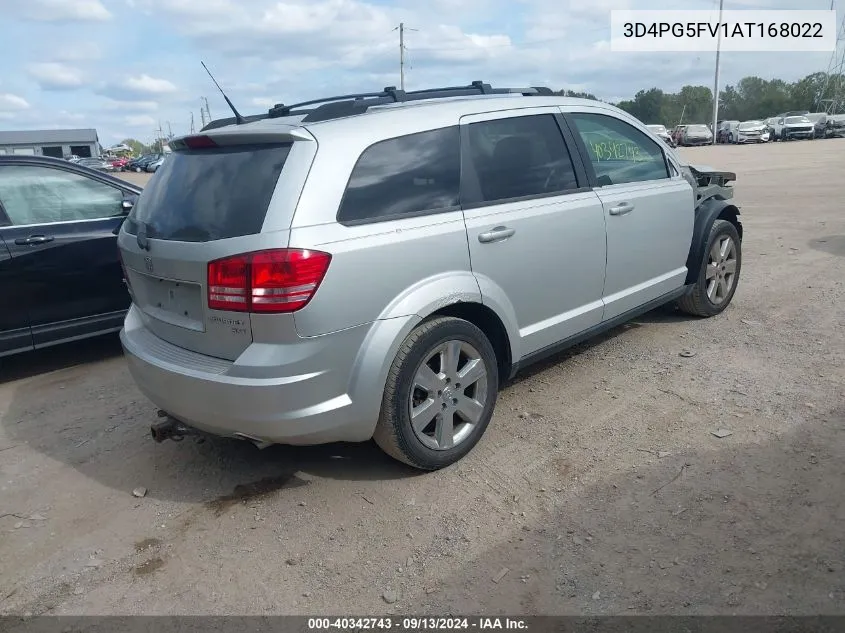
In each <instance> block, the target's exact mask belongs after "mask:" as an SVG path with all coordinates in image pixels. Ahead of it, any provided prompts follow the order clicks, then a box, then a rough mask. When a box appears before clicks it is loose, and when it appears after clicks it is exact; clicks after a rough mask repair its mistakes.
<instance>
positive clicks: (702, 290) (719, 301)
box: [678, 220, 742, 317]
mask: <svg viewBox="0 0 845 633" xmlns="http://www.w3.org/2000/svg"><path fill="white" fill-rule="evenodd" d="M741 268H742V242H741V241H740V239H739V233H738V232H737V230H736V227H735V226H734V225H733V224H731V223H730V222H728V221H727V220H716V221H715V222H713V227H712V228H711V229H710V235H709V237H708V238H707V247H706V248H705V249H704V256H703V257H702V261H701V268H700V269H699V273H698V279H697V280H696V282H695V285H694V286H693V288H692V290H691V292H690V293H689V294H687V295H685V296H683V297H682V298H681V299H680V300H679V301H678V307H679V308H680V309H681V311H682V312H686V313H687V314H691V315H694V316H701V317H712V316H716V315H717V314H720V313H721V312H722V311H724V309H725V308H727V307H728V305H730V303H731V300H732V299H733V296H734V293H735V292H736V287H737V285H738V284H739V273H740V269H741Z"/></svg>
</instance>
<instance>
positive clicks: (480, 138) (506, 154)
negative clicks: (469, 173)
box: [468, 114, 578, 202]
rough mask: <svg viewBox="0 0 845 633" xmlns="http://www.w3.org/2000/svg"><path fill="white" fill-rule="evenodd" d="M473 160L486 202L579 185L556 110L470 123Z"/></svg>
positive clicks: (569, 188) (470, 159)
mask: <svg viewBox="0 0 845 633" xmlns="http://www.w3.org/2000/svg"><path fill="white" fill-rule="evenodd" d="M468 128H469V130H468V136H469V147H468V152H469V162H470V164H471V165H472V168H473V169H474V171H475V173H476V175H477V177H478V184H479V189H480V196H481V200H480V201H479V202H496V201H501V200H510V199H513V198H523V197H526V196H540V195H552V194H556V193H565V192H567V191H572V190H575V189H577V188H578V181H577V179H576V177H575V168H574V167H573V165H572V158H571V157H570V155H569V150H568V149H567V147H566V143H565V141H564V139H563V135H562V134H561V131H560V128H559V127H558V124H557V120H556V119H555V116H554V115H552V114H537V115H531V116H520V117H511V118H506V119H496V120H494V121H483V122H479V123H470V124H469V126H468Z"/></svg>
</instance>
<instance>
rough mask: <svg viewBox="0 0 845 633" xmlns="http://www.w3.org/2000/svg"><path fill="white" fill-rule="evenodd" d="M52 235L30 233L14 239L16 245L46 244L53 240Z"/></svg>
mask: <svg viewBox="0 0 845 633" xmlns="http://www.w3.org/2000/svg"><path fill="white" fill-rule="evenodd" d="M53 239H54V238H53V236H52V235H30V236H29V237H19V238H18V239H16V240H15V244H17V245H18V246H27V245H29V246H34V245H36V244H46V243H47V242H52V241H53Z"/></svg>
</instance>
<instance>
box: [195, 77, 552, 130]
mask: <svg viewBox="0 0 845 633" xmlns="http://www.w3.org/2000/svg"><path fill="white" fill-rule="evenodd" d="M496 94H521V95H523V96H526V97H528V96H551V95H554V91H553V90H552V89H551V88H546V87H544V86H534V87H531V88H493V87H492V86H491V85H490V84H488V83H485V82H483V81H473V82H472V83H471V84H469V85H467V86H447V87H445V88H426V89H423V90H411V91H409V92H406V91H404V90H398V89H397V88H396V86H387V87H386V88H384V89H383V90H381V91H380V92H360V93H353V94H347V95H338V96H336V97H323V98H321V99H311V100H310V101H301V102H299V103H292V104H290V105H285V104H284V103H277V104H276V105H274V106H273V107H272V108H270V109H269V110H268V111H267V113H266V114H254V115H250V116H246V117H244V119H245V120H246V122H248V123H251V122H252V121H258V120H261V119H275V118H280V117H286V116H291V115H297V114H299V115H304V118H303V119H302V122H303V123H314V122H315V121H328V120H331V119H339V118H341V117H348V116H353V115H356V114H363V113H364V112H366V111H367V110H368V109H369V108H372V107H373V106H379V105H387V104H390V103H401V102H406V101H422V100H425V99H445V98H448V97H467V96H474V95H496ZM309 106H317V107H315V108H311V107H309ZM233 123H235V119H234V118H232V117H229V118H226V119H218V120H216V121H211V122H210V123H208V124H207V125H206V126H205V127H203V128H202V130H201V131H205V130H213V129H215V128H219V127H225V126H227V125H232V124H233Z"/></svg>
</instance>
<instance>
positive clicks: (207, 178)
mask: <svg viewBox="0 0 845 633" xmlns="http://www.w3.org/2000/svg"><path fill="white" fill-rule="evenodd" d="M238 132H239V130H235V131H234V132H233V131H232V130H228V129H226V128H223V129H220V130H215V131H214V132H213V133H208V134H204V135H201V136H192V137H186V138H185V139H181V140H177V141H174V142H173V143H172V145H171V147H172V148H173V150H174V151H173V152H172V154H171V155H170V156H169V157H168V159H167V160H166V161H164V162H163V163H162V165H161V167H160V168H159V169H158V171H157V172H156V174H155V176H153V177H152V178H151V179H150V182H149V184H148V185H147V186H146V187H145V188H144V190H143V192H142V194H141V196H140V197H139V199H138V202H137V204H136V205H135V208H134V209H133V210H132V212H131V213H130V214H129V217H128V218H127V219H126V221H125V222H124V224H123V228H122V230H121V233H120V236H119V239H118V244H119V247H120V252H121V259H122V262H123V266H124V274H125V276H126V280H127V285H128V287H129V289H130V293H131V294H132V300H133V303H134V304H135V306H136V307H137V308H138V309H139V310H140V313H141V318H142V319H143V321H144V323H145V325H146V327H147V329H148V330H150V331H151V332H152V333H153V334H155V335H156V336H157V337H159V338H161V339H163V340H165V341H168V342H170V343H172V344H174V345H177V346H179V347H183V348H185V349H190V350H192V351H195V352H198V353H201V354H206V355H209V356H215V357H218V358H225V359H228V360H234V359H236V358H237V357H238V356H239V355H240V354H241V353H242V352H243V351H244V350H245V349H246V348H247V347H248V346H249V345H250V343H252V340H253V338H252V322H251V317H250V313H249V312H248V311H246V310H245V309H242V307H243V306H241V305H239V304H238V303H237V301H233V299H234V300H237V298H238V297H237V296H236V295H237V292H238V291H237V290H236V289H232V288H228V287H227V286H226V285H223V286H219V285H220V284H231V285H234V283H233V282H231V280H232V279H235V277H232V276H231V275H230V276H229V277H227V276H226V275H227V274H228V273H232V272H233V271H234V272H235V273H237V272H238V271H237V269H236V268H237V262H238V260H237V258H236V259H235V260H232V259H228V258H232V256H237V255H240V254H243V253H252V252H255V251H263V250H266V249H274V248H284V247H285V246H287V241H288V231H287V230H286V229H288V228H289V226H290V219H291V217H292V213H293V207H294V206H295V204H296V199H297V198H298V195H299V192H300V190H301V185H302V183H301V182H300V183H299V190H296V191H293V190H292V188H295V187H296V182H295V181H296V176H298V172H300V171H302V170H300V169H293V171H294V172H297V173H296V174H294V178H293V181H291V178H288V179H287V181H285V182H284V183H282V182H280V176H281V177H282V180H283V181H284V180H285V178H284V176H282V174H283V172H285V171H286V170H285V166H286V165H287V164H288V163H289V162H290V161H291V155H292V154H294V153H295V152H294V151H293V147H294V145H296V144H299V143H302V142H303V141H308V140H311V139H309V138H307V137H306V136H305V135H306V134H307V133H305V132H304V131H302V130H301V129H300V130H298V133H291V131H290V130H289V131H288V132H287V133H285V132H280V131H279V130H278V129H274V130H273V133H272V134H267V133H265V134H256V133H254V131H253V132H252V133H247V134H244V133H242V132H241V133H238ZM305 144H306V145H312V144H313V143H307V142H306V143H305ZM306 154H307V152H306ZM299 155H300V157H301V155H302V152H299ZM277 184H278V187H277ZM268 209H272V211H271V212H270V213H271V214H272V216H273V218H272V219H273V221H272V222H271V223H270V224H273V226H274V230H273V231H271V232H269V233H262V229H263V228H264V226H265V221H266V220H267V218H268ZM218 260H225V262H226V263H225V264H224V265H223V266H219V265H217V264H212V268H213V274H214V275H215V276H216V277H217V282H216V283H217V284H218V286H219V287H217V286H214V284H212V290H213V292H212V293H209V283H208V275H209V264H210V262H216V261H218ZM232 261H234V264H235V268H233V267H232ZM227 279H228V280H230V281H227ZM240 292H241V293H243V292H245V291H244V290H243V289H242V290H241V291H240ZM215 293H217V294H215ZM229 306H234V307H233V309H226V308H227V307H229Z"/></svg>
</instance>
